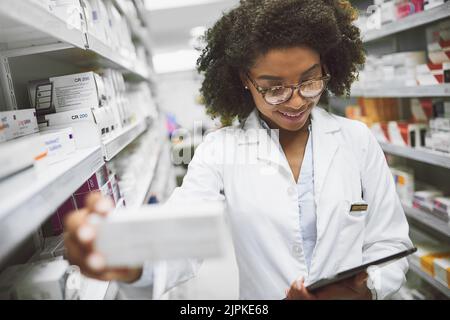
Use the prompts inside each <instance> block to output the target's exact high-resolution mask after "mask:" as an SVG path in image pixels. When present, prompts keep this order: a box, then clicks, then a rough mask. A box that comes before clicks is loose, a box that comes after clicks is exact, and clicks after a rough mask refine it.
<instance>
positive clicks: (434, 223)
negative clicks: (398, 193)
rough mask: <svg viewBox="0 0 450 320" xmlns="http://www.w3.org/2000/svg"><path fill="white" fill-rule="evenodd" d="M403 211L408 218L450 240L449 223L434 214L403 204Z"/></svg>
mask: <svg viewBox="0 0 450 320" xmlns="http://www.w3.org/2000/svg"><path fill="white" fill-rule="evenodd" d="M403 210H405V214H406V216H407V217H409V218H411V219H413V220H415V221H417V222H420V223H421V224H423V225H425V226H427V227H428V228H431V229H432V230H434V231H436V232H438V233H439V234H441V235H444V236H446V237H447V238H449V239H450V225H449V223H448V222H446V221H443V220H441V219H439V218H437V217H435V216H434V215H433V214H432V213H428V212H425V211H423V210H420V209H417V208H414V207H411V206H408V205H405V204H403Z"/></svg>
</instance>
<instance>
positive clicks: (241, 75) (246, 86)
mask: <svg viewBox="0 0 450 320" xmlns="http://www.w3.org/2000/svg"><path fill="white" fill-rule="evenodd" d="M239 78H241V83H242V85H243V86H244V88H245V90H250V88H249V84H248V79H247V77H246V76H245V74H244V73H243V72H239Z"/></svg>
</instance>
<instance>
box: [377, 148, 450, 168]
mask: <svg viewBox="0 0 450 320" xmlns="http://www.w3.org/2000/svg"><path fill="white" fill-rule="evenodd" d="M380 146H381V148H382V149H383V150H384V152H386V153H389V154H392V155H395V156H399V157H403V158H408V159H412V160H416V161H420V162H424V163H428V164H432V165H435V166H439V167H443V168H447V169H450V155H446V154H445V153H443V152H437V151H431V150H421V149H416V148H410V147H402V146H396V145H393V144H390V143H383V142H380Z"/></svg>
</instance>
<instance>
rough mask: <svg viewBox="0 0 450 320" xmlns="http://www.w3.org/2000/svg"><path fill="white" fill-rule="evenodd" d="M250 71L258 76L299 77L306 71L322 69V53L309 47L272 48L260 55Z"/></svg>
mask: <svg viewBox="0 0 450 320" xmlns="http://www.w3.org/2000/svg"><path fill="white" fill-rule="evenodd" d="M250 71H251V74H252V75H253V76H254V77H256V78H259V77H266V76H271V77H273V78H280V79H286V78H290V77H298V76H299V75H302V74H304V73H306V72H314V71H320V55H319V54H318V53H317V52H316V51H314V50H312V49H310V48H307V47H294V48H287V49H272V50H270V51H268V52H267V53H266V54H264V55H262V56H260V57H258V58H257V59H256V61H255V64H254V65H253V67H252V68H251V69H250ZM269 80H270V79H269Z"/></svg>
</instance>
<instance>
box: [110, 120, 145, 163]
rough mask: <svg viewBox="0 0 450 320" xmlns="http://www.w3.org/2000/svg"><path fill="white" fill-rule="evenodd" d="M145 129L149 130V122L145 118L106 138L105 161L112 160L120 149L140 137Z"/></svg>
mask: <svg viewBox="0 0 450 320" xmlns="http://www.w3.org/2000/svg"><path fill="white" fill-rule="evenodd" d="M145 130H147V122H146V120H145V119H144V120H141V121H139V122H137V123H135V124H133V125H131V126H129V127H128V128H126V129H124V130H123V131H122V132H120V133H119V134H117V135H116V136H114V137H111V138H109V139H106V140H105V141H104V142H103V145H102V149H103V156H104V158H105V161H111V160H112V159H113V158H114V157H115V156H116V155H117V154H118V153H119V152H120V151H122V150H123V149H124V148H125V147H126V146H127V145H129V144H130V143H131V142H133V141H134V140H135V139H136V138H137V137H139V136H140V135H141V134H142V133H143V132H144V131H145Z"/></svg>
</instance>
